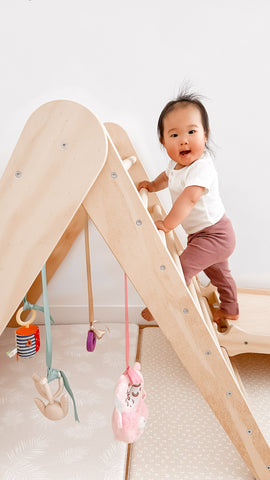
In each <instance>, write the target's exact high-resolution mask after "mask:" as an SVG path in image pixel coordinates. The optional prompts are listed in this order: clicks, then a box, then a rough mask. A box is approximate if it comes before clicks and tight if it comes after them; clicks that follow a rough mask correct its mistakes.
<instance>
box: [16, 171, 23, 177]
mask: <svg viewBox="0 0 270 480" xmlns="http://www.w3.org/2000/svg"><path fill="white" fill-rule="evenodd" d="M15 177H16V178H21V177H22V172H20V171H19V170H18V171H17V172H15Z"/></svg>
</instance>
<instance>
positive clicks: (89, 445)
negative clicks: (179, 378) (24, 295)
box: [0, 323, 138, 480]
mask: <svg viewBox="0 0 270 480" xmlns="http://www.w3.org/2000/svg"><path fill="white" fill-rule="evenodd" d="M98 326H99V327H100V328H103V327H104V326H102V325H99V324H98ZM88 327H89V326H88V325H87V324H84V325H67V326H65V325H60V326H57V325H56V326H54V327H52V341H53V363H52V366H53V367H54V368H58V369H61V370H63V371H64V373H65V374H66V375H67V377H68V380H69V382H70V386H71V388H72V390H73V393H74V396H75V399H76V403H77V408H78V414H79V418H80V423H76V422H75V421H74V415H73V407H72V403H71V401H69V412H68V415H67V416H66V417H65V418H64V419H63V420H59V421H58V422H52V421H50V420H48V419H46V418H45V417H44V416H43V415H42V414H41V413H40V411H39V410H38V409H37V407H36V405H35V404H34V401H33V398H34V397H40V395H38V393H37V392H36V390H35V388H34V383H33V381H32V379H31V376H32V374H33V373H34V372H37V373H39V374H40V375H42V376H45V375H46V363H45V332H44V327H40V330H41V348H40V351H39V352H38V353H36V354H35V355H34V356H33V357H32V358H28V359H19V361H18V362H17V361H16V359H15V357H14V358H11V359H10V358H8V357H7V355H6V352H7V351H8V350H10V349H11V348H12V347H14V338H15V333H14V330H13V329H10V328H9V329H6V330H5V331H4V333H3V335H2V336H1V337H0V479H1V480H90V479H91V480H122V479H123V478H124V477H125V465H126V454H127V445H126V444H124V443H122V442H118V441H116V440H115V439H114V437H113V432H112V428H111V416H112V411H113V408H114V390H115V386H116V382H117V380H118V378H119V376H120V375H121V374H122V373H123V371H124V370H125V368H126V363H125V325H124V324H123V323H122V324H110V333H106V334H105V336H104V337H103V339H102V340H100V341H98V342H97V345H96V349H95V351H94V352H93V353H89V352H87V351H86V346H85V344H86V337H87V332H88ZM129 329H130V362H131V363H132V362H133V360H135V355H136V349H137V340H138V326H137V325H130V326H129ZM53 383H55V382H53ZM52 390H53V391H55V390H56V387H55V388H54V387H52ZM45 403H46V402H45Z"/></svg>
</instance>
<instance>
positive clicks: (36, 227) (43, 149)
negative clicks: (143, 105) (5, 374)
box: [0, 100, 107, 333]
mask: <svg viewBox="0 0 270 480" xmlns="http://www.w3.org/2000/svg"><path fill="white" fill-rule="evenodd" d="M106 155H107V139H106V136H105V131H104V128H103V126H102V125H101V124H100V122H99V121H98V120H97V118H96V117H95V116H94V115H93V114H92V113H91V112H90V111H89V110H88V109H87V108H85V107H83V106H81V105H79V104H77V103H74V102H70V101H66V100H58V101H53V102H49V103H47V104H45V105H43V106H41V107H40V108H39V109H38V110H36V111H35V112H34V113H33V114H32V115H31V117H30V118H29V120H28V122H27V123H26V126H25V128H24V130H23V132H22V134H21V136H20V139H19V141H18V143H17V145H16V148H15V150H14V152H13V154H12V157H11V159H10V161H9V163H8V166H7V168H6V170H5V172H4V174H3V177H2V178H1V182H0V252H1V257H0V291H1V298H2V302H1V313H0V333H1V332H2V331H3V329H4V327H5V326H6V324H7V323H8V321H9V319H10V317H11V315H12V314H13V313H14V311H15V309H16V308H17V306H18V305H19V303H20V301H21V300H22V298H23V296H24V295H25V294H26V292H27V291H28V289H29V288H30V286H31V285H32V283H33V281H34V280H35V278H36V277H37V275H38V273H39V271H40V270H41V268H42V266H43V264H44V263H45V262H46V260H47V258H48V257H49V256H50V254H51V253H52V251H53V249H54V248H55V246H56V244H57V243H58V241H59V239H60V237H61V236H62V235H63V233H64V231H65V230H66V228H67V226H68V225H69V223H70V222H71V220H72V218H73V216H74V215H75V213H76V211H77V210H78V208H79V207H80V205H81V203H82V201H83V199H84V197H85V195H86V194H87V192H88V191H89V189H90V187H91V185H92V184H93V183H94V182H95V180H96V178H97V176H98V174H99V172H100V170H101V169H102V167H103V165H104V162H105V160H106Z"/></svg>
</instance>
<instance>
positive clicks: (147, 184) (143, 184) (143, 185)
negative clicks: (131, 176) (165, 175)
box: [137, 180, 154, 192]
mask: <svg viewBox="0 0 270 480" xmlns="http://www.w3.org/2000/svg"><path fill="white" fill-rule="evenodd" d="M141 188H146V190H148V192H153V191H154V190H153V184H152V182H149V181H148V180H143V181H142V182H139V184H138V187H137V189H138V191H140V190H141Z"/></svg>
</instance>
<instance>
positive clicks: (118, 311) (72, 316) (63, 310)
mask: <svg viewBox="0 0 270 480" xmlns="http://www.w3.org/2000/svg"><path fill="white" fill-rule="evenodd" d="M143 308H144V306H143V305H132V306H129V308H128V314H129V322H130V323H135V324H137V325H139V324H140V325H146V324H147V325H149V324H150V325H151V324H153V323H155V322H146V321H145V320H144V319H143V318H142V317H141V311H142V309H143ZM50 314H51V316H52V317H53V319H54V321H55V323H56V324H59V325H65V324H68V325H70V324H74V323H86V324H88V323H89V319H88V318H89V317H88V307H87V306H86V305H51V306H50ZM94 320H96V321H97V322H100V323H103V324H104V323H105V324H107V323H122V322H123V323H124V322H125V307H124V306H123V305H107V306H104V305H96V306H95V307H94ZM36 323H38V324H43V323H44V316H43V314H42V313H41V312H37V321H36Z"/></svg>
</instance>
